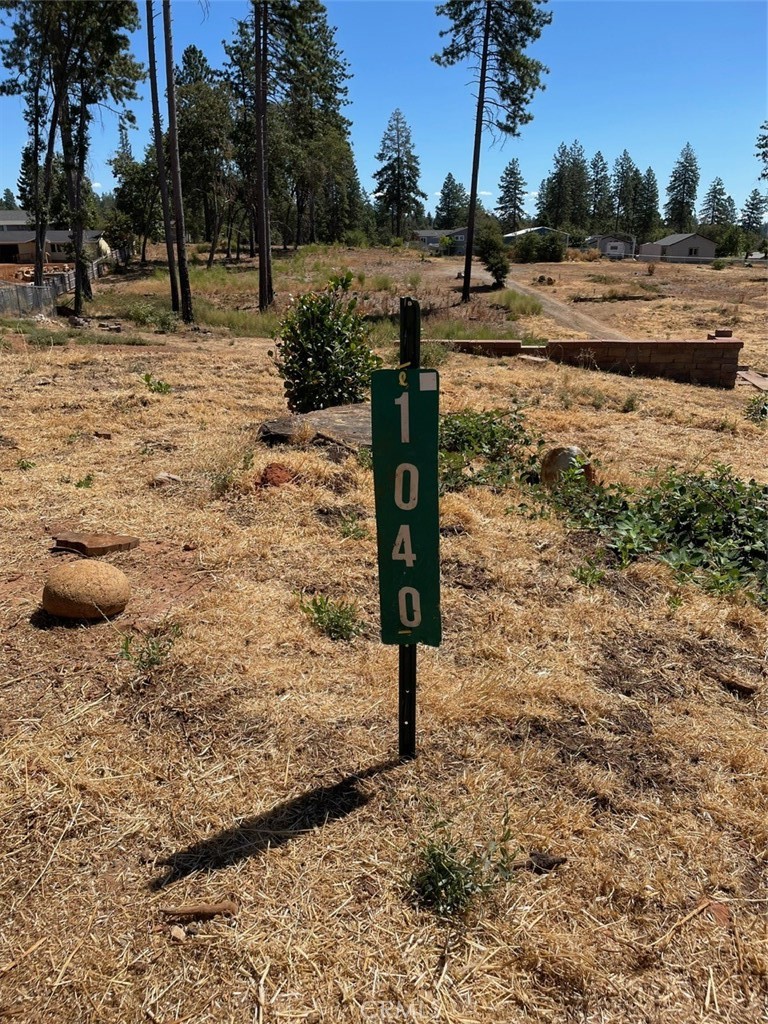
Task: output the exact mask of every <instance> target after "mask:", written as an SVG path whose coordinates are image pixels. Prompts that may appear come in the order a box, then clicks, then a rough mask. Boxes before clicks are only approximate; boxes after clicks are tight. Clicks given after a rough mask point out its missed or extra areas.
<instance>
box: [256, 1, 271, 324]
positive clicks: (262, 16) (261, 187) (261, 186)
mask: <svg viewBox="0 0 768 1024" xmlns="http://www.w3.org/2000/svg"><path fill="white" fill-rule="evenodd" d="M266 16H267V10H266V3H265V2H264V0H253V27H254V33H253V34H254V65H255V69H254V70H255V72H256V125H255V129H256V132H255V134H256V140H255V141H256V247H257V249H258V255H259V309H260V310H265V309H267V307H268V306H269V305H270V304H271V302H272V298H273V296H272V279H271V266H270V257H271V254H270V251H269V249H270V247H269V215H268V212H267V202H268V200H267V152H266V140H265V137H264V136H265V127H266V88H265V87H266V60H265V56H266V55H265V41H266V31H267V22H266Z"/></svg>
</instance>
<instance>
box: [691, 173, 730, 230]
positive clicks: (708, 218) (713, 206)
mask: <svg viewBox="0 0 768 1024" xmlns="http://www.w3.org/2000/svg"><path fill="white" fill-rule="evenodd" d="M728 198H729V197H728V195H727V194H726V191H725V185H724V184H723V179H722V178H715V180H714V181H713V182H712V184H711V185H710V186H709V188H708V189H707V194H706V195H705V196H704V202H703V204H702V207H701V209H700V210H699V222H700V223H701V224H728V223H732V221H729V219H728V214H729V212H730V211H729V207H728ZM731 202H733V200H731Z"/></svg>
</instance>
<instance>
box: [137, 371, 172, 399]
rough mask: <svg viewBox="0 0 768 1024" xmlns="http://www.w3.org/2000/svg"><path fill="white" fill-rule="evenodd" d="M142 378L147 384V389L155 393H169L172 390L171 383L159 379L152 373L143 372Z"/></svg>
mask: <svg viewBox="0 0 768 1024" xmlns="http://www.w3.org/2000/svg"><path fill="white" fill-rule="evenodd" d="M141 379H142V380H143V381H144V383H145V384H146V387H147V391H151V392H152V394H153V395H167V394H169V392H170V390H171V385H170V384H169V383H168V382H167V381H164V380H159V379H158V378H157V377H153V376H152V374H151V373H144V374H142V377H141Z"/></svg>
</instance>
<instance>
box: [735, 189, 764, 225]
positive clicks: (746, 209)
mask: <svg viewBox="0 0 768 1024" xmlns="http://www.w3.org/2000/svg"><path fill="white" fill-rule="evenodd" d="M766 210H768V196H764V195H763V194H762V193H761V192H760V190H759V189H757V188H754V189H752V191H751V192H750V193H749V195H748V196H747V201H746V203H745V204H744V206H743V208H742V211H741V226H742V227H743V228H744V230H745V231H751V232H753V233H754V234H757V235H759V234H760V233H761V231H762V229H763V221H764V218H765V212H766Z"/></svg>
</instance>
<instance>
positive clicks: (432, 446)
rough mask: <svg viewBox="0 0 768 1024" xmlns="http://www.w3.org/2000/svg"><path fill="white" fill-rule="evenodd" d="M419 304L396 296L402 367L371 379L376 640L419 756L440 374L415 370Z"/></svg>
mask: <svg viewBox="0 0 768 1024" xmlns="http://www.w3.org/2000/svg"><path fill="white" fill-rule="evenodd" d="M419 350H420V313H419V304H418V303H417V302H415V301H414V300H413V299H410V298H406V299H401V300H400V366H399V367H398V369H397V370H376V371H375V372H374V374H373V378H372V385H371V424H372V439H373V481H374V491H375V495H376V536H377V543H378V560H379V598H380V605H381V639H382V643H385V644H398V645H399V646H400V652H399V655H400V668H399V752H400V760H402V761H405V760H410V759H412V758H414V757H415V756H416V645H417V644H419V643H424V644H429V645H430V646H433V647H437V646H439V644H440V640H441V629H440V553H439V542H440V531H439V525H438V479H437V436H438V406H439V378H438V375H437V372H436V371H435V370H422V369H419V358H420V351H419Z"/></svg>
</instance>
